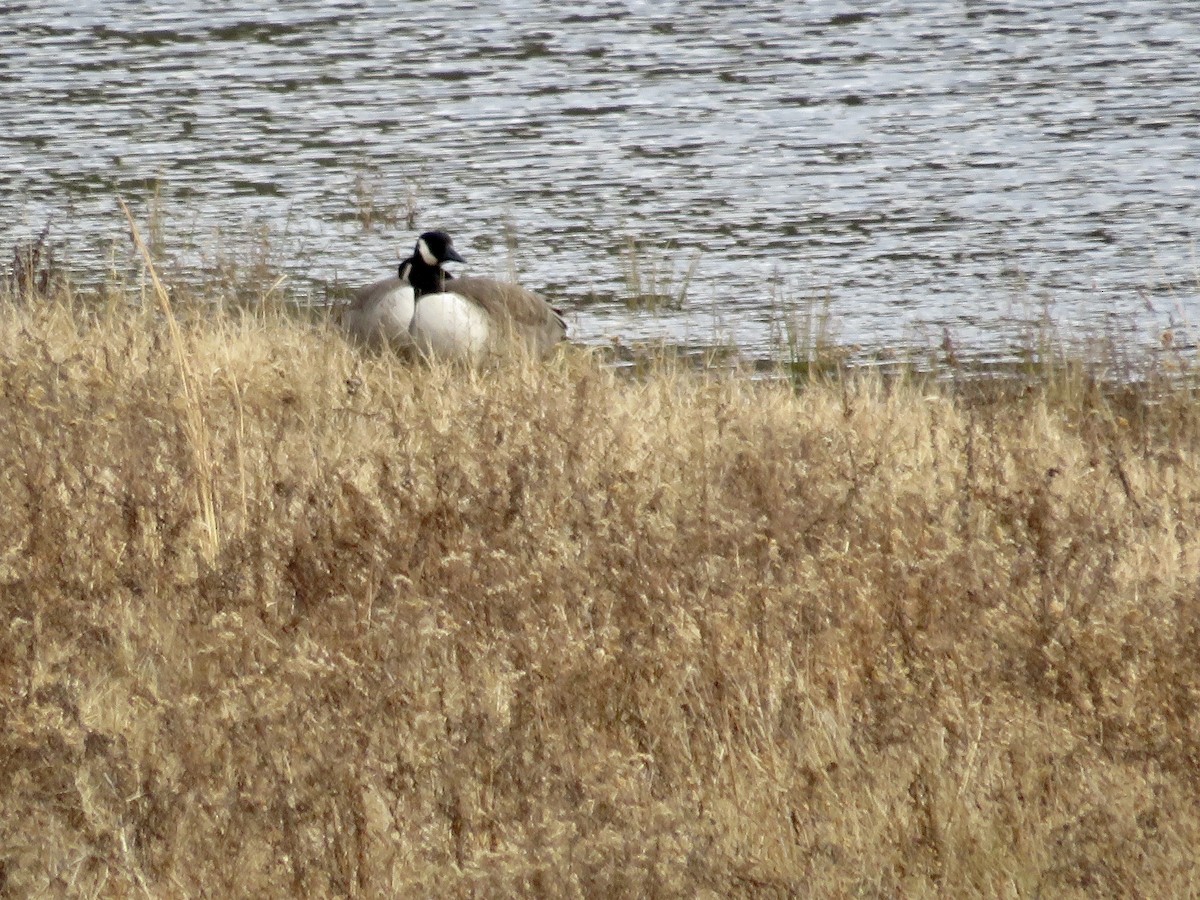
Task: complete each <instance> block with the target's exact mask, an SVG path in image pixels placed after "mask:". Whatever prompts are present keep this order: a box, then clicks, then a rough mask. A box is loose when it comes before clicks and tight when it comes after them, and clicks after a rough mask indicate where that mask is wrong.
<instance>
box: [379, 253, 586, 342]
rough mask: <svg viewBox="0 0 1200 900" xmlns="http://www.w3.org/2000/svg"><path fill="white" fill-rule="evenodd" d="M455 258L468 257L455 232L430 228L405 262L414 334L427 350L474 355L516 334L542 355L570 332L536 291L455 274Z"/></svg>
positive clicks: (403, 271) (403, 270)
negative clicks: (454, 238)
mask: <svg viewBox="0 0 1200 900" xmlns="http://www.w3.org/2000/svg"><path fill="white" fill-rule="evenodd" d="M450 261H455V262H463V258H462V257H461V256H460V255H459V254H458V251H456V250H455V249H454V243H453V241H452V240H451V239H450V235H448V234H446V232H444V231H427V232H425V233H424V234H422V235H421V237H420V238H418V239H417V246H416V249H415V250H414V252H413V255H412V257H411V258H410V259H408V260H406V261H405V263H404V264H403V265H401V267H400V277H401V278H402V279H404V280H406V281H407V282H408V283H409V284H410V285H411V286H412V289H413V299H414V309H413V316H412V322H411V323H410V325H409V329H408V330H409V335H410V336H411V338H412V341H413V343H414V344H415V346H416V348H417V349H418V350H419V351H421V352H422V353H425V354H428V355H431V356H437V357H441V358H448V359H464V360H466V359H475V358H478V357H479V356H480V355H482V354H483V353H484V352H485V351H497V350H500V349H501V348H502V347H503V345H504V343H505V342H506V341H514V340H515V341H516V342H518V343H520V344H523V345H524V346H525V347H526V348H527V349H528V350H529V351H530V352H532V353H533V354H534V355H537V356H542V355H545V354H546V353H548V352H550V350H552V349H553V348H554V345H555V344H557V343H558V342H559V341H561V340H563V339H564V338H565V337H566V334H567V325H566V322H564V321H563V317H562V314H561V313H560V312H559V311H558V310H556V309H555V308H554V307H552V306H551V305H550V304H549V303H547V302H546V300H545V299H543V298H542V297H540V296H539V295H537V294H535V293H534V292H533V291H530V290H526V289H525V288H523V287H521V286H520V285H518V284H513V283H511V282H506V281H500V280H498V279H495V278H481V277H477V276H465V277H459V278H455V277H454V276H452V275H451V274H450V273H449V272H447V271H446V270H445V269H444V268H443V265H444V264H445V263H446V262H450Z"/></svg>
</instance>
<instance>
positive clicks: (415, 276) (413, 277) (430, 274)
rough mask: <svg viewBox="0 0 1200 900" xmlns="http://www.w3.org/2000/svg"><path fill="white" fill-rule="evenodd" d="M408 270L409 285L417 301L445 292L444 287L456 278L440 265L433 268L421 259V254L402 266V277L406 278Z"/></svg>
mask: <svg viewBox="0 0 1200 900" xmlns="http://www.w3.org/2000/svg"><path fill="white" fill-rule="evenodd" d="M405 269H407V270H408V283H409V284H411V285H412V289H413V294H414V295H415V297H416V298H417V299H419V298H421V297H424V296H425V295H426V294H438V293H441V292H442V291H443V290H444V287H443V285H444V284H445V283H446V282H447V281H449V280H450V279H451V278H453V277H454V276H453V275H451V274H450V273H449V272H447V271H446V270H445V269H443V268H442V267H441V264H440V263H439V264H438V265H436V266H431V265H429V263H427V262H425V260H424V259H422V258H421V254H420V253H414V254H413V255H412V256H411V257H409V258H408V259H406V260H405V261H404V262H403V263H402V264H401V266H400V277H401V278H403V277H405V274H404V273H405Z"/></svg>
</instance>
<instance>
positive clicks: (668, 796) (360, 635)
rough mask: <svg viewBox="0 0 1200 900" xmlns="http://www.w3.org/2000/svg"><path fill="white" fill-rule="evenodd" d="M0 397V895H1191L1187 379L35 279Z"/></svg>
mask: <svg viewBox="0 0 1200 900" xmlns="http://www.w3.org/2000/svg"><path fill="white" fill-rule="evenodd" d="M0 388H2V390H3V413H2V415H0V455H2V457H3V458H2V459H0V503H2V504H3V505H2V508H3V516H0V598H2V599H0V610H2V618H0V623H2V627H0V723H2V728H0V893H8V894H11V895H14V896H30V895H45V894H51V895H60V894H73V895H85V896H103V897H108V896H113V897H117V896H120V897H123V896H130V895H134V896H136V895H149V896H211V897H234V896H247V897H262V896H288V895H296V896H324V895H352V896H468V895H469V896H505V895H535V896H543V895H544V896H663V897H676V896H678V897H691V896H708V897H729V896H756V897H758V896H767V897H769V896H816V897H875V896H881V897H882V896H886V897H893V896H934V895H939V896H986V897H1005V896H1010V897H1018V896H1020V897H1023V896H1039V895H1040V896H1079V897H1083V896H1089V897H1090V896H1097V895H1128V896H1146V897H1153V896H1157V897H1166V896H1176V897H1182V896H1195V895H1197V894H1200V875H1198V873H1197V868H1196V863H1195V857H1196V849H1195V848H1196V847H1197V846H1200V796H1198V792H1200V706H1198V704H1200V653H1198V652H1197V647H1198V646H1200V634H1198V627H1197V626H1198V625H1200V604H1198V588H1200V537H1198V528H1200V525H1198V523H1200V453H1198V451H1197V447H1200V411H1198V409H1197V405H1196V402H1195V400H1194V398H1193V397H1191V396H1190V395H1189V394H1188V393H1187V392H1186V391H1184V390H1182V389H1181V390H1177V391H1176V392H1174V393H1171V394H1168V395H1167V396H1165V397H1164V398H1162V399H1161V400H1160V401H1159V402H1155V403H1147V402H1144V400H1136V399H1135V400H1132V401H1129V402H1127V403H1125V404H1124V405H1120V404H1118V403H1117V402H1116V401H1114V400H1111V399H1107V398H1105V397H1103V396H1101V395H1099V394H1098V393H1097V392H1095V391H1091V392H1089V391H1082V392H1079V394H1078V396H1076V397H1074V399H1073V400H1072V401H1071V402H1070V403H1061V402H1052V401H1050V400H1048V399H1046V398H1045V397H1044V396H1043V395H1042V394H1041V393H1040V392H1039V391H1038V390H1036V389H1034V390H1029V391H1026V392H1025V393H1024V394H1021V395H1018V396H1015V397H998V398H996V399H994V400H992V401H985V400H980V399H978V398H976V399H973V400H971V401H967V400H965V399H962V398H958V397H955V396H953V395H949V394H946V393H944V392H922V391H919V390H917V389H915V388H912V387H905V386H903V385H901V386H896V387H892V388H888V387H886V386H885V385H884V384H882V383H881V382H880V381H879V380H878V379H872V378H870V377H864V378H859V379H853V380H850V381H847V382H844V383H840V384H838V383H833V384H826V385H812V386H809V387H807V388H805V389H803V390H799V391H794V390H791V389H789V388H788V387H787V386H785V385H781V384H774V385H772V384H763V383H755V382H752V381H750V380H748V379H744V378H738V377H722V378H716V379H714V378H706V377H703V376H700V375H693V374H686V373H685V374H680V373H672V372H670V371H662V372H659V373H656V374H651V375H649V376H647V377H645V378H643V379H640V380H629V379H621V378H619V377H618V376H616V375H614V374H613V373H611V372H609V371H607V370H605V369H604V368H602V367H601V366H599V365H597V364H596V363H595V362H594V361H593V360H591V359H590V358H589V357H588V356H587V355H586V354H582V353H578V352H576V353H571V352H567V353H565V354H563V355H561V356H560V357H559V358H557V359H556V360H554V361H552V362H551V363H549V364H548V365H546V366H544V367H529V366H512V367H510V368H505V369H501V370H496V371H491V372H485V373H473V374H468V373H465V372H462V371H459V370H454V369H448V368H432V369H431V368H424V367H415V368H414V367H407V366H405V365H404V364H402V363H399V362H397V361H395V360H392V359H391V358H388V357H369V356H364V355H362V354H360V353H359V352H357V351H356V350H354V349H353V348H351V347H350V346H348V345H347V344H346V343H345V342H344V341H342V339H341V338H340V337H339V336H338V335H337V334H336V333H334V332H332V331H331V330H329V329H326V328H323V327H321V326H320V325H319V324H318V325H313V324H302V323H299V322H296V321H294V320H288V319H286V318H284V317H282V316H279V315H277V314H272V315H269V316H257V317H256V316H254V315H249V314H246V313H215V312H212V311H208V312H206V313H203V314H199V313H198V314H195V315H192V316H187V315H182V314H181V315H180V316H179V335H178V339H177V341H176V339H175V338H173V337H172V335H171V331H170V328H169V327H168V326H167V324H166V322H165V319H164V316H163V314H162V312H161V311H160V310H148V311H145V312H142V311H138V310H137V309H136V308H134V307H132V306H130V305H128V304H124V303H120V302H116V301H112V302H109V303H108V304H106V305H102V306H99V307H90V308H89V307H87V306H84V305H81V304H80V303H79V302H78V300H77V299H72V298H66V299H64V298H61V297H60V298H57V299H51V300H48V301H47V300H43V301H40V302H32V301H30V302H25V303H22V304H12V303H9V304H6V305H5V306H4V308H3V310H2V311H0ZM200 436H202V438H201V437H200ZM198 440H202V441H203V446H202V447H198V446H197V441H198Z"/></svg>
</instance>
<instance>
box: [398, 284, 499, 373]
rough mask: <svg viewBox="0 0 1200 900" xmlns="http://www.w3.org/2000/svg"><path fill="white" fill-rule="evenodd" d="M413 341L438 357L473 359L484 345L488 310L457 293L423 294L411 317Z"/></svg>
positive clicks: (488, 326)
mask: <svg viewBox="0 0 1200 900" xmlns="http://www.w3.org/2000/svg"><path fill="white" fill-rule="evenodd" d="M409 330H410V331H411V332H412V338H413V341H414V342H415V343H416V345H417V349H419V350H420V351H421V352H422V353H427V354H429V355H431V356H436V357H439V358H441V359H463V360H467V359H472V358H474V357H476V356H478V355H479V354H480V353H481V352H483V349H484V347H486V346H487V341H488V335H489V333H490V330H491V325H490V321H489V318H488V314H487V312H485V311H484V309H483V308H482V307H480V306H479V305H478V304H475V303H472V302H471V301H470V300H468V299H467V298H466V297H463V296H462V295H460V294H454V293H450V292H446V293H441V294H426V295H425V296H424V297H422V298H421V299H420V301H419V302H418V303H417V304H416V309H415V311H414V312H413V316H412V325H411V326H410V328H409Z"/></svg>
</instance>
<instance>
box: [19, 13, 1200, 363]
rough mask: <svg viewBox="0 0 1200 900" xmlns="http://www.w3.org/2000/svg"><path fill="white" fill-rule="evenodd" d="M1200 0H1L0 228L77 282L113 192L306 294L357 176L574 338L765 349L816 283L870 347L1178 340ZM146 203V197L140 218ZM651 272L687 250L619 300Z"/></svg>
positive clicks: (383, 236)
mask: <svg viewBox="0 0 1200 900" xmlns="http://www.w3.org/2000/svg"><path fill="white" fill-rule="evenodd" d="M1198 49H1200V6H1197V5H1195V4H1190V3H1178V2H1167V0H1141V2H1138V0H1133V2H1123V3H1100V2H1065V0H1058V2H1026V0H1012V2H1000V3H993V2H971V0H929V2H903V3H900V2H892V3H887V2H884V3H870V4H868V3H851V2H842V3H832V2H809V3H803V4H800V3H777V2H754V0H751V2H739V3H736V4H735V3H727V2H715V0H696V2H637V0H607V2H604V0H583V2H573V3H549V2H544V0H517V2H510V3H506V4H475V3H456V2H440V3H436V4H431V3H417V2H400V3H392V2H382V0H367V2H361V3H336V2H335V3H328V2H320V3H317V2H298V3H290V4H287V5H286V8H281V7H280V6H276V7H275V8H270V9H268V8H266V5H265V4H264V5H263V7H261V8H260V7H258V6H256V5H254V4H249V3H238V2H234V3H225V4H221V5H220V7H219V8H216V9H214V8H210V5H209V4H201V3H198V2H195V0H178V2H175V3H172V4H169V5H168V4H162V5H161V6H156V5H153V4H146V3H143V2H115V3H114V2H106V3H89V2H77V3H73V4H65V3H61V2H57V0H49V2H39V3H36V4H34V3H30V4H12V3H9V4H4V5H3V7H2V16H0V189H2V192H0V213H2V214H3V216H2V221H0V247H6V246H11V245H12V244H13V243H14V242H15V241H17V240H26V239H28V238H29V237H31V236H32V235H34V234H36V233H37V232H38V231H39V230H40V229H41V227H42V225H43V224H45V222H46V221H47V220H48V219H49V220H51V221H52V222H53V227H54V228H55V233H56V234H57V235H58V236H59V237H60V238H63V237H66V238H68V244H69V249H70V252H71V255H72V262H73V264H75V265H87V264H94V266H95V268H96V270H99V269H101V268H102V266H103V264H104V261H103V259H102V256H103V249H104V248H105V246H106V244H107V242H108V241H111V240H112V239H113V238H114V236H118V235H119V234H120V233H121V222H120V219H119V216H118V214H117V213H116V211H115V210H116V205H115V197H116V196H117V195H123V196H125V197H127V198H129V199H131V200H137V201H142V202H144V201H145V200H146V198H147V196H148V192H149V191H150V190H151V188H150V186H149V185H150V184H151V182H152V181H153V180H154V179H155V178H161V179H162V181H163V183H164V185H165V188H164V190H165V195H166V206H167V209H168V211H169V212H170V213H171V216H172V223H171V224H172V226H174V227H181V226H183V225H186V226H187V227H188V228H190V229H192V230H193V231H194V232H196V233H199V234H205V233H210V232H211V231H212V230H213V229H216V228H220V229H222V230H223V231H225V232H230V231H237V230H238V229H244V230H249V229H251V228H252V227H254V226H255V225H264V224H265V225H266V226H268V227H269V229H270V231H271V233H272V235H273V236H274V237H275V239H277V240H279V241H281V242H282V243H281V246H283V247H287V248H291V250H290V252H289V254H288V255H287V256H286V258H285V260H284V262H285V263H286V264H287V265H288V267H289V269H290V270H291V272H292V274H293V276H294V280H295V282H296V283H298V284H303V283H306V280H307V279H316V280H318V281H320V280H332V279H335V278H336V279H339V280H341V281H342V282H346V281H350V282H361V281H366V280H371V279H373V278H375V277H377V276H379V275H382V274H385V273H386V272H387V271H388V270H389V269H390V268H391V267H392V265H393V264H394V261H395V259H396V257H397V253H398V252H399V250H400V249H402V248H403V249H404V250H405V251H407V249H408V247H410V246H411V242H412V240H413V238H414V236H415V231H414V230H413V229H411V228H409V227H407V225H406V223H405V222H404V221H403V216H402V217H401V221H400V222H399V223H397V224H396V225H395V226H394V227H390V228H375V229H372V230H364V229H363V227H362V225H361V224H360V222H359V219H358V217H357V215H356V212H355V202H354V199H353V197H354V185H355V179H356V177H360V178H361V177H363V176H364V175H365V176H366V177H367V179H368V180H371V179H374V180H375V181H376V182H377V183H378V185H379V192H380V193H379V200H380V202H381V203H383V204H385V205H386V204H393V205H394V204H401V205H403V202H404V200H405V198H406V197H408V196H409V193H410V192H412V193H413V195H414V196H415V197H416V201H417V217H416V221H415V224H416V226H417V227H418V228H423V227H434V226H441V227H445V228H447V229H449V230H451V231H452V232H453V233H454V234H455V235H456V236H457V237H458V243H459V245H460V249H461V250H462V251H463V253H464V255H466V256H467V257H468V258H469V259H470V260H471V261H472V263H473V266H472V270H473V271H477V272H488V271H503V270H504V269H505V267H506V266H507V265H508V264H509V262H508V260H509V250H508V248H507V246H506V235H508V234H510V233H511V234H515V236H516V242H517V243H516V251H515V254H513V256H512V261H513V263H515V265H516V266H517V267H518V268H519V270H520V272H521V275H522V278H523V280H524V281H525V282H526V283H527V284H529V285H530V286H532V287H535V288H537V289H541V290H544V291H545V292H546V293H548V294H549V295H551V296H552V297H553V298H554V299H555V300H556V301H560V302H561V303H562V305H563V306H564V307H565V308H566V309H567V310H568V312H569V319H570V321H571V324H572V328H573V332H574V334H575V335H576V336H577V337H580V338H582V339H584V340H588V341H601V340H604V339H607V338H609V337H611V336H615V335H619V336H622V337H624V338H646V337H656V336H662V337H669V338H672V339H676V340H691V341H705V340H713V339H729V338H732V339H734V340H736V341H738V342H739V343H740V344H741V345H743V346H745V347H748V348H750V349H762V348H763V347H764V346H765V345H767V344H768V343H769V342H770V341H771V340H772V326H771V323H772V322H775V323H778V321H779V320H780V318H781V316H782V315H783V314H784V313H783V310H782V308H783V307H784V306H786V305H787V304H789V303H791V304H796V305H799V306H803V305H804V304H805V303H806V302H811V301H812V298H814V297H825V296H827V297H828V298H829V302H830V309H831V311H832V314H833V316H834V318H835V320H836V321H837V322H838V323H839V336H840V338H841V339H843V340H847V341H856V342H859V343H862V344H864V345H866V346H869V347H880V346H885V345H896V344H899V343H903V342H906V341H912V340H917V341H924V340H928V339H929V336H930V335H935V336H940V335H941V333H942V329H943V328H944V327H948V328H949V329H950V330H951V332H952V333H953V334H954V336H955V337H956V339H957V340H959V341H960V342H961V343H963V344H967V345H971V346H974V347H977V348H980V349H987V350H992V351H997V350H1002V349H1003V346H1004V343H1005V341H1006V340H1007V339H1008V337H1009V336H1010V335H1011V333H1012V332H1013V330H1014V329H1017V328H1019V326H1020V325H1021V323H1022V322H1025V321H1028V320H1029V319H1030V318H1036V316H1037V315H1038V314H1039V312H1040V308H1041V306H1042V305H1043V304H1045V303H1052V304H1053V309H1054V315H1055V316H1056V318H1057V319H1058V320H1059V321H1060V323H1061V324H1063V325H1065V326H1067V327H1068V328H1079V329H1088V330H1094V331H1095V330H1101V329H1104V328H1109V327H1113V325H1112V322H1113V318H1112V317H1113V316H1116V321H1117V322H1118V323H1119V325H1120V327H1128V326H1136V327H1138V328H1140V329H1142V330H1144V331H1146V332H1147V333H1156V332H1157V331H1158V330H1159V329H1161V328H1162V327H1164V326H1165V325H1168V324H1170V322H1171V320H1172V319H1174V320H1180V319H1183V318H1188V319H1190V321H1191V323H1192V325H1193V326H1196V325H1197V324H1200V300H1198V293H1200V274H1197V266H1196V263H1195V260H1194V255H1193V252H1194V241H1195V237H1196V228H1197V222H1198V218H1197V210H1198V208H1200V203H1198V202H1197V201H1198V190H1197V189H1198V186H1200V165H1198V157H1200V152H1198V151H1200V65H1198V64H1197V58H1198V56H1197V50H1198ZM143 208H144V207H143ZM630 237H632V238H634V239H635V240H637V241H638V243H639V246H640V247H641V248H642V263H643V265H645V266H649V265H652V264H657V265H658V267H659V268H660V269H662V268H669V267H671V266H674V271H675V275H676V280H677V281H678V280H679V279H680V278H681V277H682V275H683V272H684V271H685V270H686V268H687V266H688V264H689V263H690V261H691V259H692V256H693V254H700V258H699V261H698V264H697V269H696V274H695V277H694V279H693V280H692V283H691V286H690V291H689V294H688V303H687V304H686V306H685V307H684V309H682V310H679V311H662V310H659V311H655V312H652V313H648V312H639V313H634V312H631V311H630V310H628V309H627V308H626V306H625V305H624V303H622V302H621V300H620V297H621V294H622V291H623V289H624V286H623V282H622V273H623V271H624V270H625V268H626V263H625V262H624V260H623V258H622V250H623V247H624V246H625V243H626V241H627V240H628V239H629V238H630Z"/></svg>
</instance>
